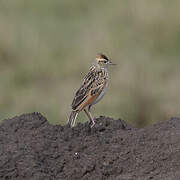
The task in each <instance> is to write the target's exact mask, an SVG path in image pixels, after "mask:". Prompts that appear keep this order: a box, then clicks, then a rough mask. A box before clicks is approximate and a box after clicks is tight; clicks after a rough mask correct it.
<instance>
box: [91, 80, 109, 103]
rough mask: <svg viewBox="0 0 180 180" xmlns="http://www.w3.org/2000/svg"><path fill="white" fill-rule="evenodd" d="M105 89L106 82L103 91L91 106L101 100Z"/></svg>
mask: <svg viewBox="0 0 180 180" xmlns="http://www.w3.org/2000/svg"><path fill="white" fill-rule="evenodd" d="M107 87H108V81H107V82H106V85H105V87H104V89H103V90H102V92H101V94H100V95H99V96H98V97H97V99H96V100H95V101H94V102H93V103H92V104H91V105H94V104H96V103H98V102H99V101H100V100H101V99H102V98H103V96H104V94H105V92H106V90H107Z"/></svg>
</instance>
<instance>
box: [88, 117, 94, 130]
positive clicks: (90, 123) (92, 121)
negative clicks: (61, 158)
mask: <svg viewBox="0 0 180 180" xmlns="http://www.w3.org/2000/svg"><path fill="white" fill-rule="evenodd" d="M95 120H96V118H93V120H91V121H90V122H89V125H90V127H91V128H92V127H93V126H94V125H95V124H96V123H95Z"/></svg>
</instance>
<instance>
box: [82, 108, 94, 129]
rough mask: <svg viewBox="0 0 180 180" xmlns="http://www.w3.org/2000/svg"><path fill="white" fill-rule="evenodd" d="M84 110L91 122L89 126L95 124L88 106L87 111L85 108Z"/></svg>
mask: <svg viewBox="0 0 180 180" xmlns="http://www.w3.org/2000/svg"><path fill="white" fill-rule="evenodd" d="M84 112H85V113H86V115H87V117H88V118H89V120H90V123H92V125H91V127H93V126H94V125H95V122H94V118H93V116H92V114H91V112H90V108H89V107H88V111H87V110H86V108H85V109H84Z"/></svg>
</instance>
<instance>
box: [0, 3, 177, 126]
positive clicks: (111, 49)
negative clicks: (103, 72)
mask: <svg viewBox="0 0 180 180" xmlns="http://www.w3.org/2000/svg"><path fill="white" fill-rule="evenodd" d="M179 7H180V2H179V1H178V0H175V1H171V2H170V1H167V0H159V1H137V0H134V1H129V0H126V1H124V0H120V1H103V0H99V1H94V0H93V1H87V0H79V1H73V0H66V1H65V0H61V1H58V0H54V1H50V0H43V1H42V0H31V1H24V0H13V1H12V0H2V1H0V120H2V119H4V118H10V117H13V116H15V115H19V114H22V113H26V112H33V111H38V112H41V113H42V114H44V115H45V116H46V117H47V118H48V120H49V121H50V122H51V123H54V124H64V123H65V122H66V120H67V118H68V116H69V113H70V109H71V108H70V105H71V101H72V98H73V95H74V93H75V91H76V90H77V88H78V87H79V86H80V84H81V82H82V78H83V76H84V75H85V73H86V72H87V71H88V69H89V66H90V65H91V63H92V62H93V60H94V58H95V56H96V54H97V53H98V52H104V53H105V54H107V56H109V57H110V58H112V60H113V61H114V62H115V63H117V64H118V66H117V67H115V68H111V69H110V76H111V83H110V86H109V89H108V91H107V94H106V96H105V98H104V99H103V100H102V101H101V102H100V103H98V104H97V105H96V108H93V113H94V114H95V115H96V116H99V115H106V116H111V117H114V118H119V117H120V118H122V119H125V120H126V121H128V122H130V123H132V124H135V125H136V126H139V127H141V126H144V125H147V124H150V123H153V122H155V121H160V120H164V119H168V118H169V117H171V116H179V115H180V111H179V109H180V93H179V92H180V84H179V77H180V71H179V65H180V60H179V57H180V22H179V19H180V13H179ZM86 119H87V118H86V117H85V115H84V114H83V113H81V114H80V116H79V117H78V121H84V120H86Z"/></svg>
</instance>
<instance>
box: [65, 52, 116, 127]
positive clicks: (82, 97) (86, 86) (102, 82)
mask: <svg viewBox="0 0 180 180" xmlns="http://www.w3.org/2000/svg"><path fill="white" fill-rule="evenodd" d="M110 65H116V64H114V63H112V61H111V60H110V59H109V58H108V57H107V56H105V55H104V54H102V53H98V54H97V56H96V58H95V62H94V63H93V65H92V66H91V67H90V70H89V72H88V73H87V74H86V75H85V77H84V80H83V83H82V84H81V86H80V88H79V89H78V90H77V91H76V93H75V96H74V99H73V101H72V104H71V108H72V111H71V114H70V116H69V119H68V121H67V124H68V125H69V126H70V127H74V126H75V122H76V118H77V115H78V114H79V112H81V111H83V110H84V112H85V114H86V115H87V117H88V119H89V123H90V126H91V128H92V127H93V126H94V125H95V119H94V118H93V116H92V114H91V107H92V106H93V105H95V104H96V103H98V102H99V101H100V100H101V99H102V98H103V96H104V94H105V92H106V90H107V87H108V83H109V73H108V66H110Z"/></svg>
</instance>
